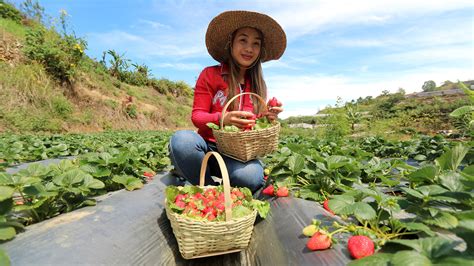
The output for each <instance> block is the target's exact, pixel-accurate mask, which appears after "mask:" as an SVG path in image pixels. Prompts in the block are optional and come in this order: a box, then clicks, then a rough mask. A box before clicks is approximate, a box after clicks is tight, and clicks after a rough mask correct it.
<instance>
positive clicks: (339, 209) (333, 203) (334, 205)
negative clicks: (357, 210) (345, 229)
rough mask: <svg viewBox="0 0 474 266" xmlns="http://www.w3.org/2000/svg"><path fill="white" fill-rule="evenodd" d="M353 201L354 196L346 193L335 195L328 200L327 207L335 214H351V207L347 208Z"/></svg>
mask: <svg viewBox="0 0 474 266" xmlns="http://www.w3.org/2000/svg"><path fill="white" fill-rule="evenodd" d="M353 203H354V197H351V196H346V195H336V196H334V197H333V198H332V199H330V200H329V202H328V204H329V208H330V209H331V210H332V211H333V212H335V213H337V214H352V213H353V209H352V208H350V207H349V208H347V207H348V206H352V204H353Z"/></svg>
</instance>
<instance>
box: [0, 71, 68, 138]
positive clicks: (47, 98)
mask: <svg viewBox="0 0 474 266" xmlns="http://www.w3.org/2000/svg"><path fill="white" fill-rule="evenodd" d="M0 87H1V88H2V89H1V90H0V98H1V99H2V101H0V109H1V110H2V116H1V117H0V119H1V120H3V123H4V124H5V127H6V128H7V129H8V130H12V131H20V132H23V131H33V132H37V131H48V132H58V131H60V130H61V127H62V124H63V120H65V119H67V118H68V117H69V116H70V114H71V113H72V111H73V106H72V105H71V103H70V102H69V100H68V99H67V98H66V97H65V96H64V95H63V94H62V92H61V91H60V90H57V89H55V87H54V83H53V82H52V81H51V79H50V78H49V76H48V75H47V74H46V73H45V71H44V69H43V68H42V66H40V65H38V64H30V65H24V64H20V65H17V66H14V67H11V66H9V65H7V64H5V63H2V62H0Z"/></svg>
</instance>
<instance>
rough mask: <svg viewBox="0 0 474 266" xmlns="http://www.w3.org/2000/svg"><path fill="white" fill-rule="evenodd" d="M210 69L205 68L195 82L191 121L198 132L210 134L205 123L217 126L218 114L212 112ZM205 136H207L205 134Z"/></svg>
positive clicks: (212, 91) (212, 89) (212, 93)
mask: <svg viewBox="0 0 474 266" xmlns="http://www.w3.org/2000/svg"><path fill="white" fill-rule="evenodd" d="M210 71H211V69H210V68H205V69H204V70H203V71H202V72H201V74H200V75H199V78H198V80H197V82H196V86H195V88H194V102H193V111H192V115H191V120H192V122H193V124H194V125H195V126H196V127H197V128H198V131H200V132H206V133H207V131H209V132H211V130H210V128H209V127H208V126H206V124H207V123H209V122H212V123H215V124H219V118H220V112H212V111H211V110H212V99H213V97H214V94H215V93H214V89H215V88H213V86H212V84H213V81H212V78H211V76H212V75H211V73H210ZM206 135H207V134H206Z"/></svg>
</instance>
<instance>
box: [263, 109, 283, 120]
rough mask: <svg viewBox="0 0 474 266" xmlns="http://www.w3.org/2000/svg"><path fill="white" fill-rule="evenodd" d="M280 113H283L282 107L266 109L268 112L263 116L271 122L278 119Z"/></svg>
mask: <svg viewBox="0 0 474 266" xmlns="http://www.w3.org/2000/svg"><path fill="white" fill-rule="evenodd" d="M281 112H283V107H281V106H278V107H277V106H275V107H268V111H267V113H266V114H265V116H266V117H267V118H268V120H270V121H273V120H276V119H278V114H279V113H281Z"/></svg>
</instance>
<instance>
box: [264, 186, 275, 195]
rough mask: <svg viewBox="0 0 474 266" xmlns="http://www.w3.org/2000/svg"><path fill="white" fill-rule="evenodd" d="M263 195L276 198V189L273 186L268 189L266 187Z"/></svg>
mask: <svg viewBox="0 0 474 266" xmlns="http://www.w3.org/2000/svg"><path fill="white" fill-rule="evenodd" d="M262 193H263V194H264V195H268V196H274V195H275V187H274V186H273V185H269V186H268V187H266V188H265V189H264V190H263V191H262Z"/></svg>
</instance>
